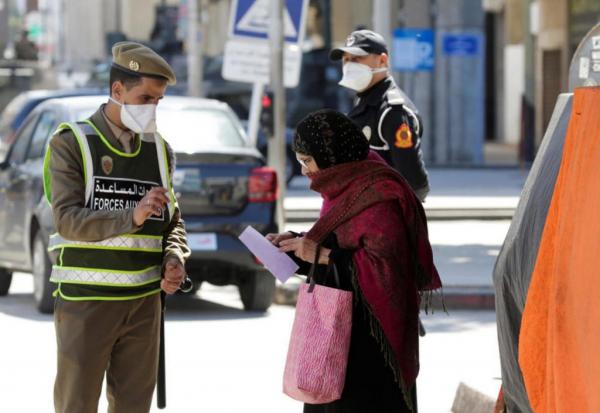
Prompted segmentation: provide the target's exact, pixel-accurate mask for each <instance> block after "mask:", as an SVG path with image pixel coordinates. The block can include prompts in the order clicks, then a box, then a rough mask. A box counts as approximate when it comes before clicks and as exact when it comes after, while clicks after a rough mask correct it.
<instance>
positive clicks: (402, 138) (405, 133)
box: [394, 123, 413, 149]
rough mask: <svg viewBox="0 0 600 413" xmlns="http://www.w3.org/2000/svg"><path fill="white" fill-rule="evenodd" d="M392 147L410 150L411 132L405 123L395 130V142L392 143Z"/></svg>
mask: <svg viewBox="0 0 600 413" xmlns="http://www.w3.org/2000/svg"><path fill="white" fill-rule="evenodd" d="M394 146H395V147H396V148H400V149H408V148H412V146H413V139H412V132H411V130H410V128H409V127H408V125H407V124H406V123H403V124H402V125H400V127H399V128H398V129H397V130H396V142H395V143H394Z"/></svg>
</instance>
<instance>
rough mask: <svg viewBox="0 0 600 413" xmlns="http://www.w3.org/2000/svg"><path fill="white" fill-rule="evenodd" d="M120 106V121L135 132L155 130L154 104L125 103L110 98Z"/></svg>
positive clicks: (151, 131)
mask: <svg viewBox="0 0 600 413" xmlns="http://www.w3.org/2000/svg"><path fill="white" fill-rule="evenodd" d="M110 100H112V101H113V102H115V103H116V104H117V105H119V106H121V122H122V123H123V125H125V126H126V127H127V128H128V129H130V130H131V131H133V132H135V133H154V132H156V105H154V104H147V105H127V104H123V103H120V102H118V101H116V100H114V99H113V98H110Z"/></svg>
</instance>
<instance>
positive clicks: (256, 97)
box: [248, 83, 265, 147]
mask: <svg viewBox="0 0 600 413" xmlns="http://www.w3.org/2000/svg"><path fill="white" fill-rule="evenodd" d="M264 92H265V85H264V83H254V85H253V86H252V100H251V102H250V116H249V118H248V139H249V141H250V144H251V146H252V147H255V146H256V138H257V135H258V128H259V125H260V112H261V110H262V97H263V94H264Z"/></svg>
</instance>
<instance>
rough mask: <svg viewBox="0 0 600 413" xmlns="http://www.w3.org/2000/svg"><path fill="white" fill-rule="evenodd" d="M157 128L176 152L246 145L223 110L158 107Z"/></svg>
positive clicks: (235, 126) (234, 124) (231, 118)
mask: <svg viewBox="0 0 600 413" xmlns="http://www.w3.org/2000/svg"><path fill="white" fill-rule="evenodd" d="M156 123H157V126H158V132H160V133H161V135H162V136H164V137H165V139H166V140H167V141H168V142H169V144H170V145H171V146H172V147H173V149H174V150H175V151H176V152H184V153H193V152H201V151H204V150H210V149H215V148H223V147H229V148H231V147H234V148H235V147H237V148H239V147H243V146H245V145H246V142H245V140H244V137H243V136H242V135H241V134H240V132H239V129H238V124H237V122H236V121H235V118H234V117H233V115H231V114H230V113H228V112H227V111H224V110H218V109H205V108H184V109H178V110H173V109H169V108H160V106H159V110H158V113H157V117H156Z"/></svg>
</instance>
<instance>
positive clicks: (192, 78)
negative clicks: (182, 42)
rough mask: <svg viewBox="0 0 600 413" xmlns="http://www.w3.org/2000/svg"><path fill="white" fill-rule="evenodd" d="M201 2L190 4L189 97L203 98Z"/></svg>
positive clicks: (188, 47)
mask: <svg viewBox="0 0 600 413" xmlns="http://www.w3.org/2000/svg"><path fill="white" fill-rule="evenodd" d="M200 2H201V0H189V3H188V13H189V15H188V36H187V52H188V95H189V96H202V92H203V91H202V77H203V73H202V41H203V39H202V26H201V23H200Z"/></svg>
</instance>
